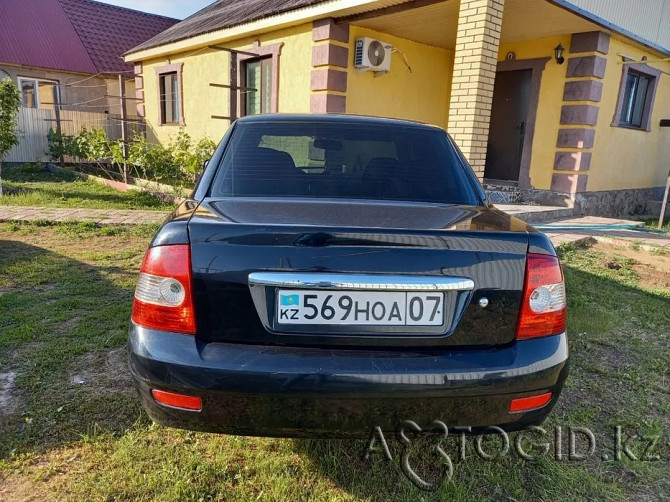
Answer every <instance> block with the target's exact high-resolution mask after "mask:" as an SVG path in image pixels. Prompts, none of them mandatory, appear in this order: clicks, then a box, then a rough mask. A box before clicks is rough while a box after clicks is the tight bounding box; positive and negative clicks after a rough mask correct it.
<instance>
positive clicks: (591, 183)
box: [499, 35, 670, 191]
mask: <svg viewBox="0 0 670 502" xmlns="http://www.w3.org/2000/svg"><path fill="white" fill-rule="evenodd" d="M570 39H571V37H570V36H569V35H567V36H563V37H551V38H545V39H541V40H533V41H530V42H519V43H510V44H502V45H501V46H500V52H499V60H500V61H502V60H504V59H505V57H506V56H507V54H508V53H509V52H515V53H516V59H518V60H519V59H531V58H540V57H548V56H551V57H552V59H551V60H550V61H548V62H547V65H546V67H545V70H544V73H543V75H542V84H541V87H540V99H539V103H538V109H537V117H536V122H535V136H534V139H533V147H532V156H531V165H530V179H531V184H532V186H533V187H534V188H537V189H545V190H548V189H550V188H551V178H552V174H553V173H554V170H553V167H554V156H555V154H556V152H557V151H558V149H557V147H556V140H557V138H558V130H559V129H560V128H569V127H577V128H582V127H587V128H588V126H561V125H560V118H561V107H562V106H563V105H564V104H566V103H564V102H563V90H564V86H565V82H566V71H567V66H568V65H567V61H566V63H565V64H563V65H558V64H557V63H556V61H555V60H554V59H553V53H554V51H553V49H554V47H556V45H558V43H559V42H560V43H561V44H562V45H563V46H564V47H566V54H565V57H566V59H567V58H569V57H570V53H569V50H568V48H569V47H570ZM618 54H626V55H628V56H630V57H632V58H634V59H641V58H642V56H647V57H648V58H649V59H657V58H658V55H655V54H652V53H650V52H645V51H643V50H641V49H638V48H635V47H634V46H633V45H630V44H628V43H625V42H623V41H621V40H618V39H615V38H612V39H611V43H610V50H609V54H608V55H607V56H606V57H607V60H608V61H607V68H606V71H605V78H604V79H603V80H602V82H603V97H602V101H601V102H600V103H592V102H586V101H585V102H580V101H574V102H570V103H569V104H597V105H599V107H600V112H599V115H598V125H597V126H596V127H595V130H596V136H595V143H594V147H593V148H592V149H590V150H588V149H587V150H585V151H587V152H588V151H591V152H592V154H593V156H592V161H591V168H590V171H587V172H584V174H588V175H589V180H588V184H587V190H588V191H597V190H620V189H624V188H646V187H654V186H661V185H663V184H665V180H666V176H667V174H668V169H670V164H669V162H668V160H667V159H668V158H670V131H669V130H667V129H659V127H658V123H659V121H660V119H661V118H670V76H669V75H662V76H661V81H660V83H659V88H658V91H657V94H656V101H655V105H654V110H653V115H652V130H651V132H645V131H636V130H630V129H623V128H619V127H613V126H611V123H612V119H613V117H614V112H615V109H616V103H617V99H618V95H619V86H620V84H621V74H622V65H621V64H619V63H620V62H621V56H619V55H618ZM579 55H580V56H581V55H582V54H579ZM583 55H589V54H583ZM654 66H655V67H657V68H660V69H664V70H665V71H670V63H659V64H656V65H654ZM569 80H584V78H575V79H569ZM565 150H571V151H572V150H574V149H565Z"/></svg>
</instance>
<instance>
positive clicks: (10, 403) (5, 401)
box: [0, 371, 19, 415]
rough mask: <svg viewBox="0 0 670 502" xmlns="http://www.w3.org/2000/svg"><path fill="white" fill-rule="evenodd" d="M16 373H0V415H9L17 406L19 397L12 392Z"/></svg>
mask: <svg viewBox="0 0 670 502" xmlns="http://www.w3.org/2000/svg"><path fill="white" fill-rule="evenodd" d="M14 380H16V373H15V372H13V371H9V372H7V373H0V415H11V414H12V413H16V411H17V410H18V408H19V399H18V397H17V396H16V394H15V393H14Z"/></svg>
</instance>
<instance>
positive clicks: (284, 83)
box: [142, 23, 312, 143]
mask: <svg viewBox="0 0 670 502" xmlns="http://www.w3.org/2000/svg"><path fill="white" fill-rule="evenodd" d="M256 40H258V41H259V42H260V45H261V46H264V45H271V44H275V43H279V42H283V43H284V46H283V48H282V53H281V56H280V58H279V71H280V74H279V101H278V107H279V111H280V112H289V113H308V112H309V106H310V105H309V101H310V77H311V71H312V59H311V57H312V25H311V23H310V24H305V25H302V26H297V27H293V28H288V29H285V30H279V31H274V32H269V33H264V34H261V35H258V36H255V37H253V38H246V39H241V40H237V41H235V42H232V43H226V44H220V45H223V46H224V47H229V48H234V49H240V50H245V49H250V48H251V46H252V44H253V43H254V41H256ZM168 63H184V66H183V71H182V79H183V89H182V99H183V100H184V122H185V126H184V130H185V131H186V132H187V133H188V134H190V135H191V136H192V137H193V138H195V139H199V138H201V137H203V136H208V137H209V138H211V139H213V140H214V141H218V140H219V139H221V137H222V136H223V134H224V133H225V131H226V129H228V126H229V122H228V121H227V120H221V119H212V118H211V116H212V115H222V116H227V115H229V91H228V90H227V89H222V88H216V87H210V85H209V84H210V82H212V83H219V84H228V83H229V82H228V80H229V55H228V53H227V52H223V51H217V50H211V49H206V48H205V49H199V50H194V51H187V52H184V53H180V54H176V55H173V56H170V58H169V61H168V60H167V59H165V58H160V59H153V60H149V61H143V69H142V75H143V77H144V90H145V91H144V94H145V112H146V119H147V130H148V131H149V134H150V137H151V138H152V139H157V140H158V141H160V142H161V143H166V142H168V141H169V140H170V138H171V137H172V136H174V135H175V134H177V132H178V130H179V126H175V125H160V120H159V107H158V80H157V77H156V70H155V69H156V67H159V66H163V65H165V64H168Z"/></svg>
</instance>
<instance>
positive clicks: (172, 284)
mask: <svg viewBox="0 0 670 502" xmlns="http://www.w3.org/2000/svg"><path fill="white" fill-rule="evenodd" d="M133 322H135V324H138V325H140V326H143V327H145V328H151V329H159V330H161V331H172V332H175V333H184V334H189V335H193V334H195V312H194V309H193V296H192V294H191V251H190V248H189V246H188V245H182V244H180V245H176V246H157V247H153V248H150V249H149V250H148V251H147V254H146V255H145V256H144V262H143V263H142V268H141V269H140V277H139V278H138V280H137V287H136V289H135V301H134V303H133Z"/></svg>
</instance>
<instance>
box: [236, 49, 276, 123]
mask: <svg viewBox="0 0 670 502" xmlns="http://www.w3.org/2000/svg"><path fill="white" fill-rule="evenodd" d="M283 46H284V44H283V43H278V44H271V45H263V46H261V45H260V44H259V43H258V42H255V43H254V45H253V46H252V47H251V48H250V49H245V52H242V53H239V54H237V85H238V87H240V88H241V90H240V92H239V94H238V96H239V99H238V100H237V107H236V109H235V110H233V111H232V112H231V114H233V115H235V114H236V116H237V117H244V116H245V115H259V114H261V113H277V112H278V111H279V105H278V99H279V98H278V95H279V59H280V56H281V50H282V47H283ZM246 51H249V52H246Z"/></svg>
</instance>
